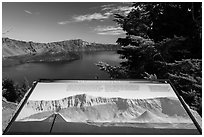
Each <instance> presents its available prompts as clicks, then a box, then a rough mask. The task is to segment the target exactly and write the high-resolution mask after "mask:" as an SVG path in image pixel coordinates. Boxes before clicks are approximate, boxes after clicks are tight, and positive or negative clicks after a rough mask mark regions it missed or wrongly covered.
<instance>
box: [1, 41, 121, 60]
mask: <svg viewBox="0 0 204 137" xmlns="http://www.w3.org/2000/svg"><path fill="white" fill-rule="evenodd" d="M118 48H119V46H118V45H116V44H100V43H90V42H87V41H84V40H81V39H74V40H64V41H58V42H50V43H38V42H32V41H29V42H26V41H20V40H15V39H10V38H2V55H3V57H11V56H19V55H27V54H28V55H29V54H44V53H47V52H49V53H59V52H79V51H100V50H117V49H118Z"/></svg>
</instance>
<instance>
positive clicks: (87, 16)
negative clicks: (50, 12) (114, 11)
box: [58, 13, 109, 25]
mask: <svg viewBox="0 0 204 137" xmlns="http://www.w3.org/2000/svg"><path fill="white" fill-rule="evenodd" d="M107 18H109V16H108V15H103V14H101V13H93V14H85V15H79V16H73V17H72V19H71V20H67V21H61V22H58V24H60V25H65V24H68V23H72V22H83V21H92V20H104V19H107Z"/></svg>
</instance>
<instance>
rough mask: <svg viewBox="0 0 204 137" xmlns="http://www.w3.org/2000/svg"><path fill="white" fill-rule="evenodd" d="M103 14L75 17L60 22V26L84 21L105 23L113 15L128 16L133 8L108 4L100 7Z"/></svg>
mask: <svg viewBox="0 0 204 137" xmlns="http://www.w3.org/2000/svg"><path fill="white" fill-rule="evenodd" d="M100 8H101V13H100V12H98V13H93V14H85V15H78V16H73V17H72V18H71V19H70V20H66V21H61V22H58V24H59V25H65V24H68V23H72V22H83V21H92V20H99V21H104V20H105V19H109V18H110V17H111V16H112V15H113V14H116V13H118V14H121V15H127V14H128V13H129V12H130V11H131V10H132V9H133V7H130V6H116V4H107V5H102V6H100Z"/></svg>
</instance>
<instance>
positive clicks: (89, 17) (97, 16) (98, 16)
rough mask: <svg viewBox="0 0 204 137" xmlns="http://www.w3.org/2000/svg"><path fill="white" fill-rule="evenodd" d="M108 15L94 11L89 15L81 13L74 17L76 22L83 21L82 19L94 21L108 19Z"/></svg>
mask: <svg viewBox="0 0 204 137" xmlns="http://www.w3.org/2000/svg"><path fill="white" fill-rule="evenodd" d="M107 18H108V16H106V15H102V14H101V13H94V14H87V15H80V16H76V17H74V20H75V22H82V21H92V20H101V19H107Z"/></svg>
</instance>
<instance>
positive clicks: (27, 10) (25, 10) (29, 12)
mask: <svg viewBox="0 0 204 137" xmlns="http://www.w3.org/2000/svg"><path fill="white" fill-rule="evenodd" d="M24 11H25V12H26V13H28V14H33V13H32V12H30V11H28V10H24Z"/></svg>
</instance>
